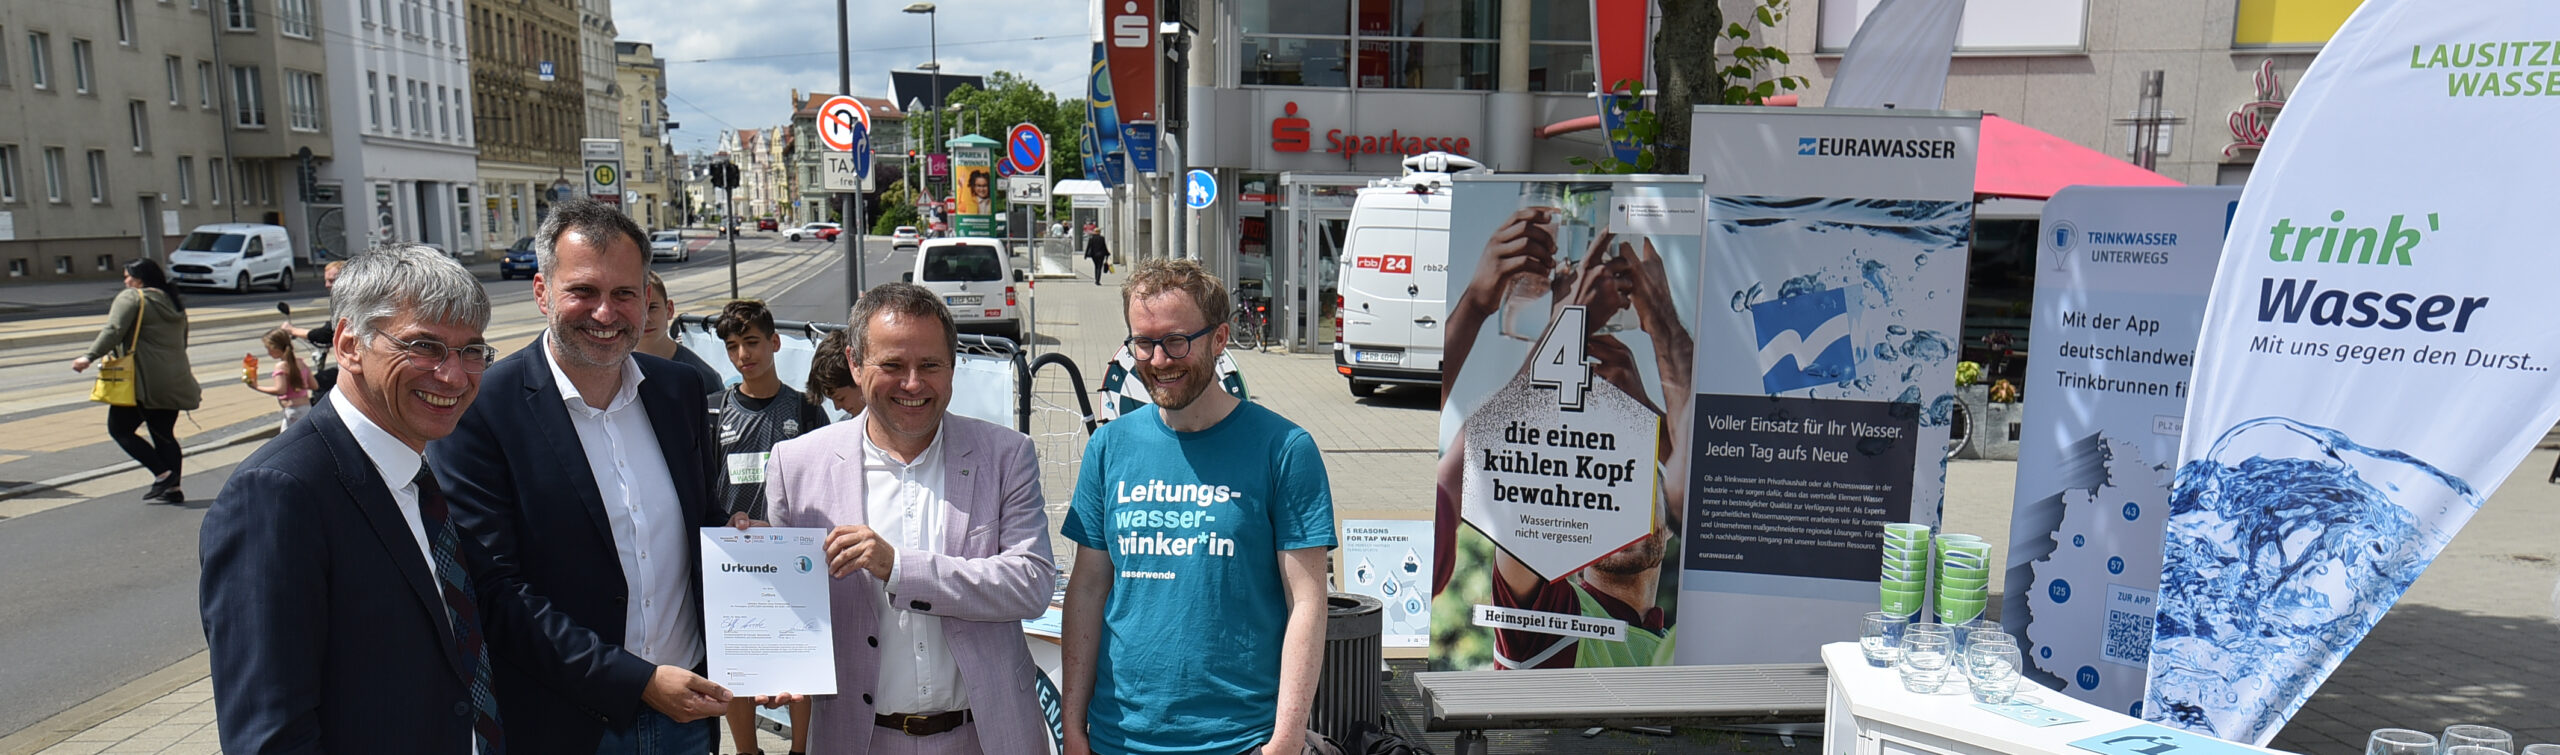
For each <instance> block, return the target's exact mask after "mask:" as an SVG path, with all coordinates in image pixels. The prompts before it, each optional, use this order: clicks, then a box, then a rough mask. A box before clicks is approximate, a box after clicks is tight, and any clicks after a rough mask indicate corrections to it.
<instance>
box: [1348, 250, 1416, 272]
mask: <svg viewBox="0 0 2560 755" xmlns="http://www.w3.org/2000/svg"><path fill="white" fill-rule="evenodd" d="M1351 266H1352V267H1353V268H1356V269H1360V270H1376V271H1378V272H1381V273H1403V274H1406V275H1411V274H1413V255H1410V254H1389V255H1385V256H1381V257H1358V258H1354V259H1352V261H1351Z"/></svg>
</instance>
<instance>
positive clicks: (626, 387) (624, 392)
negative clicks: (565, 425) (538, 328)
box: [540, 332, 648, 412]
mask: <svg viewBox="0 0 2560 755" xmlns="http://www.w3.org/2000/svg"><path fill="white" fill-rule="evenodd" d="M540 340H541V343H542V365H543V366H544V367H549V368H551V382H552V383H553V384H554V385H558V386H560V398H561V399H562V400H564V401H567V402H568V404H569V405H570V406H573V407H579V408H583V409H587V410H588V411H590V412H596V411H604V412H614V411H621V410H622V408H623V407H626V406H630V405H631V402H632V401H633V400H636V399H638V398H639V397H640V381H642V380H645V379H647V378H648V376H647V375H643V374H641V373H640V360H639V359H637V358H634V357H632V356H631V355H628V354H625V355H623V357H622V387H621V388H620V389H617V390H615V391H614V392H613V400H611V401H607V402H605V405H604V408H603V409H601V410H598V409H595V408H593V407H589V406H587V397H586V394H582V393H579V392H578V384H577V383H575V382H571V381H570V380H569V373H566V372H561V371H560V360H559V359H557V358H554V357H553V356H552V354H551V334H550V333H548V332H545V333H543V334H542V337H541V339H540Z"/></svg>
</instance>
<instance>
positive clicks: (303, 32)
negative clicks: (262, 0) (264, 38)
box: [276, 0, 311, 39]
mask: <svg viewBox="0 0 2560 755" xmlns="http://www.w3.org/2000/svg"><path fill="white" fill-rule="evenodd" d="M276 31H279V32H282V33H284V35H285V36H289V37H301V38H303V39H310V38H311V0H276Z"/></svg>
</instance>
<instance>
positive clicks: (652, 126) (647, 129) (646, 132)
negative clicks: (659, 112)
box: [640, 121, 658, 136]
mask: <svg viewBox="0 0 2560 755" xmlns="http://www.w3.org/2000/svg"><path fill="white" fill-rule="evenodd" d="M640 135H641V136H657V135H658V122H657V121H650V122H648V123H643V124H640Z"/></svg>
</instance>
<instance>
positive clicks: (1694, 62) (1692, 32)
mask: <svg viewBox="0 0 2560 755" xmlns="http://www.w3.org/2000/svg"><path fill="white" fill-rule="evenodd" d="M1660 7H1661V11H1662V27H1661V29H1662V30H1661V31H1660V32H1659V33H1657V34H1656V35H1655V36H1654V39H1653V69H1654V73H1655V76H1656V78H1657V79H1658V80H1657V81H1656V82H1655V94H1654V97H1653V102H1652V105H1651V107H1649V108H1644V109H1641V110H1635V111H1631V112H1629V113H1628V117H1627V119H1626V125H1625V126H1623V127H1621V128H1618V129H1614V130H1612V131H1611V132H1610V133H1611V134H1612V136H1614V137H1616V138H1620V139H1633V140H1634V141H1635V142H1637V143H1638V144H1641V145H1644V146H1643V149H1642V152H1641V154H1640V155H1639V156H1638V158H1637V160H1636V161H1635V162H1632V163H1629V162H1622V161H1619V160H1618V159H1616V158H1614V157H1604V158H1602V159H1600V160H1597V161H1594V160H1589V159H1584V158H1569V159H1571V160H1572V162H1573V164H1574V165H1577V166H1581V167H1582V168H1583V169H1584V170H1585V171H1588V172H1593V173H1673V174H1680V173H1687V172H1689V143H1690V134H1689V108H1690V107H1691V106H1693V105H1757V104H1760V103H1762V102H1765V101H1767V100H1768V99H1769V98H1770V97H1775V96H1777V95H1778V94H1779V93H1780V92H1793V91H1796V90H1798V89H1802V88H1804V86H1805V85H1806V83H1807V82H1806V80H1805V77H1802V76H1788V75H1771V74H1772V73H1773V70H1772V69H1773V68H1774V67H1778V66H1784V65H1786V64H1788V63H1790V62H1793V59H1792V58H1790V57H1789V56H1788V55H1787V51H1786V50H1785V49H1783V48H1780V47H1778V46H1777V45H1761V44H1754V43H1753V37H1755V36H1757V35H1758V34H1759V33H1760V32H1761V31H1764V30H1768V29H1772V28H1776V26H1777V25H1778V21H1779V20H1781V19H1784V18H1786V17H1787V0H1753V2H1752V4H1751V18H1750V19H1749V21H1750V22H1752V23H1744V22H1734V23H1727V22H1726V21H1725V15H1724V8H1723V7H1722V6H1720V5H1719V4H1717V2H1716V0H1662V2H1661V6H1660ZM1719 46H1723V47H1728V48H1730V49H1729V51H1728V52H1727V53H1726V55H1727V56H1729V57H1728V58H1727V59H1726V60H1724V61H1722V62H1719V61H1718V58H1717V55H1716V48H1717V47H1719ZM1632 83H1633V82H1616V83H1613V84H1612V86H1611V90H1612V91H1625V90H1626V89H1627V88H1628V86H1629V85H1631V84H1632Z"/></svg>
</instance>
